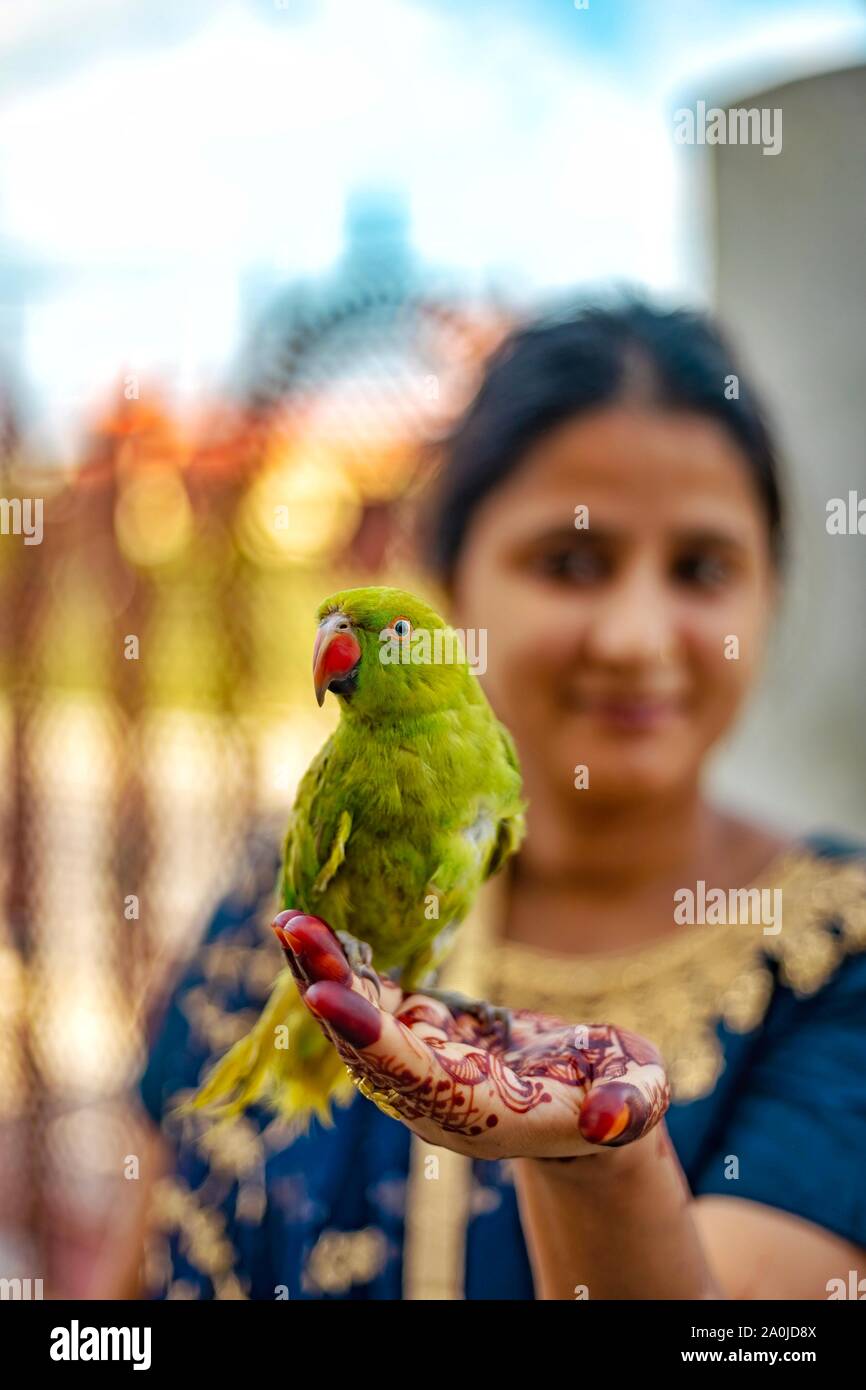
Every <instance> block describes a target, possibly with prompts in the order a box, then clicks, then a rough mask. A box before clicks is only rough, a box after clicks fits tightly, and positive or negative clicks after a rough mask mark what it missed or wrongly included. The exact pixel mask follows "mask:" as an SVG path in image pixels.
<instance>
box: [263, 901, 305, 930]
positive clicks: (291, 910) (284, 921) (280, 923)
mask: <svg viewBox="0 0 866 1390" xmlns="http://www.w3.org/2000/svg"><path fill="white" fill-rule="evenodd" d="M305 915H306V914H305V913H303V912H302V911H301V909H300V908H299V907H287V908H286V910H285V912H278V913H277V915H276V917H275V918H274V920H273V922H271V926H272V927H273V929H274V931H276V930H277V928H278V927H287V926H288V925H289V923H290V922H291V921H293V920H294V918H295V917H304V916H305Z"/></svg>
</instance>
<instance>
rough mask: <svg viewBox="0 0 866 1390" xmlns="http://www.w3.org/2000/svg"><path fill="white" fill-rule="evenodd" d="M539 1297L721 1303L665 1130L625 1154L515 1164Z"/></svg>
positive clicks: (627, 1148) (611, 1151)
mask: <svg viewBox="0 0 866 1390" xmlns="http://www.w3.org/2000/svg"><path fill="white" fill-rule="evenodd" d="M514 1170H515V1184H516V1188H517V1197H518V1202H519V1205H520V1214H521V1219H522V1223H523V1229H524V1234H525V1236H526V1242H527V1247H528V1251H529V1258H530V1262H531V1264H532V1270H533V1274H534V1277H535V1287H536V1291H537V1293H538V1297H539V1298H543V1299H566V1298H567V1299H574V1298H591V1299H596V1298H635V1299H652V1298H683V1299H694V1298H724V1297H725V1296H726V1295H725V1293H724V1292H723V1291H722V1289H721V1287H720V1286H719V1284H718V1283H717V1281H716V1279H715V1277H714V1274H713V1271H712V1269H711V1267H710V1264H709V1262H708V1260H707V1257H706V1255H705V1253H704V1249H703V1247H702V1244H701V1239H700V1235H699V1231H698V1227H697V1224H696V1222H695V1217H694V1203H693V1201H692V1197H691V1193H690V1192H689V1188H688V1184H687V1183H686V1179H685V1175H684V1174H683V1171H682V1168H681V1167H680V1164H679V1160H678V1159H677V1156H676V1153H675V1152H674V1148H673V1145H672V1144H671V1141H670V1138H669V1136H668V1133H667V1129H666V1127H665V1124H664V1122H663V1121H662V1122H661V1123H660V1124H659V1125H658V1126H657V1127H656V1129H654V1130H652V1131H651V1132H650V1133H649V1134H647V1135H645V1136H644V1138H642V1139H638V1140H636V1141H635V1142H634V1143H632V1144H627V1145H625V1146H624V1147H623V1148H618V1149H609V1150H599V1151H598V1153H596V1154H593V1155H589V1156H586V1157H581V1158H576V1159H573V1160H572V1161H571V1162H566V1163H560V1162H558V1161H556V1160H553V1161H549V1160H544V1159H542V1160H538V1159H531V1158H528V1159H527V1158H523V1159H516V1160H514Z"/></svg>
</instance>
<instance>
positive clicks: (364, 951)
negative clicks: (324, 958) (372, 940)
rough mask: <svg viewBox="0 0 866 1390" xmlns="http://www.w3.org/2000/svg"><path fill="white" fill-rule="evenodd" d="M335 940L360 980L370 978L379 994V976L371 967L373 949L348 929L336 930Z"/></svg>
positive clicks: (380, 988) (380, 989)
mask: <svg viewBox="0 0 866 1390" xmlns="http://www.w3.org/2000/svg"><path fill="white" fill-rule="evenodd" d="M336 935H337V940H338V941H339V943H340V945H341V946H342V948H343V950H344V951H345V953H346V960H347V961H348V962H349V965H350V966H351V968H352V970H354V972H355V974H356V975H359V976H360V977H361V979H362V980H370V981H371V982H372V983H373V984H374V985H375V986H376V993H377V994H378V995H379V996H381V994H382V985H381V983H380V981H379V976H378V975H377V974H376V972H375V970H374V969H373V950H372V947H371V946H369V945H368V943H367V942H366V941H359V940H358V938H357V937H356V936H353V935H352V933H351V932H348V931H338V932H337V934H336Z"/></svg>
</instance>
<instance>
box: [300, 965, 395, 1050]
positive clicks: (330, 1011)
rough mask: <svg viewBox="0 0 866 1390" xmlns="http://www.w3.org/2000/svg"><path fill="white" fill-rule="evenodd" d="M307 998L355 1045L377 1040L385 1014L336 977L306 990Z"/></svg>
mask: <svg viewBox="0 0 866 1390" xmlns="http://www.w3.org/2000/svg"><path fill="white" fill-rule="evenodd" d="M305 999H306V1002H307V1005H308V1007H309V1008H311V1009H312V1010H313V1013H314V1014H316V1015H317V1016H318V1017H319V1018H321V1019H322V1020H323V1022H325V1023H327V1024H328V1025H329V1026H330V1027H331V1028H333V1030H334V1032H335V1033H338V1034H339V1035H340V1037H341V1038H343V1039H345V1041H346V1042H348V1043H352V1045H353V1046H354V1047H369V1046H370V1045H371V1043H374V1042H378V1040H379V1036H380V1034H381V1032H382V1016H381V1014H380V1012H379V1010H378V1009H376V1008H374V1007H373V1005H372V1004H370V1003H369V1002H368V1001H367V1000H366V999H364V998H363V997H362V995H360V994H356V993H355V991H354V990H351V989H346V988H345V986H344V985H341V984H337V983H336V982H335V981H333V980H320V981H319V983H318V984H315V985H312V986H311V987H310V989H308V990H307V993H306V995H305Z"/></svg>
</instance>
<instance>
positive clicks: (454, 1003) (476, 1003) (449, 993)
mask: <svg viewBox="0 0 866 1390" xmlns="http://www.w3.org/2000/svg"><path fill="white" fill-rule="evenodd" d="M421 992H422V993H423V994H425V995H426V996H427V998H428V999H438V1001H439V1003H440V1004H444V1005H445V1007H446V1008H447V1009H450V1011H451V1013H452V1014H469V1015H471V1017H472V1018H476V1019H477V1020H478V1022H479V1023H480V1024H481V1025H482V1027H483V1028H484V1029H485V1031H487V1032H492V1031H493V1029H494V1028H495V1026H496V1025H497V1024H499V1026H500V1029H501V1032H502V1044H503V1047H505V1048H508V1047H510V1045H511V1010H510V1009H506V1008H505V1007H504V1006H503V1005H500V1004H489V1003H488V1002H487V1000H486V999H468V998H467V997H466V995H465V994H461V993H460V992H459V990H456V989H428V988H427V987H426V986H425V987H424V988H423V989H422V991H421Z"/></svg>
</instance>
